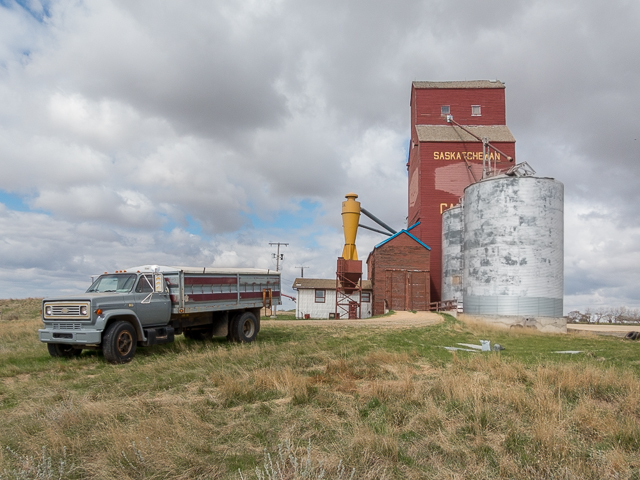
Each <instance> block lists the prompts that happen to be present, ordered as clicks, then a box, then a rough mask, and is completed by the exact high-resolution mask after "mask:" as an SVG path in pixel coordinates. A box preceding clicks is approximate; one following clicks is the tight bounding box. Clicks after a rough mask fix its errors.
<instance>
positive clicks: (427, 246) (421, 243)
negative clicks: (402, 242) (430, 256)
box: [373, 222, 431, 250]
mask: <svg viewBox="0 0 640 480" xmlns="http://www.w3.org/2000/svg"><path fill="white" fill-rule="evenodd" d="M418 225H420V222H418V223H416V224H415V225H412V226H411V227H409V228H407V229H406V230H400V231H399V232H397V233H396V234H395V235H391V236H390V237H389V238H387V239H386V240H384V241H382V242H380V243H379V244H377V245H376V246H375V247H373V249H374V250H375V249H376V248H379V247H381V246H382V245H384V244H385V243H387V242H390V241H391V240H393V239H394V238H396V237H397V236H399V235H402V234H403V233H405V234H407V235H408V236H409V237H411V238H412V239H414V240H415V241H416V242H418V243H419V244H420V245H422V246H423V247H424V248H426V249H427V250H431V247H430V246H429V245H427V244H426V243H423V242H422V241H421V240H418V239H417V238H416V237H414V236H413V235H411V234H410V233H409V230H411V229H412V228H415V227H417V226H418Z"/></svg>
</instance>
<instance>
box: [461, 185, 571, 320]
mask: <svg viewBox="0 0 640 480" xmlns="http://www.w3.org/2000/svg"><path fill="white" fill-rule="evenodd" d="M563 210H564V186H563V185H562V183H560V182H558V181H555V180H553V179H549V178H535V177H523V178H515V177H498V178H493V179H489V180H485V181H483V182H480V183H476V184H474V185H471V186H470V187H468V188H467V189H466V191H465V196H464V246H463V249H464V280H463V281H464V310H465V313H471V314H473V313H478V314H480V313H482V314H490V313H493V314H498V315H530V316H552V317H561V316H562V299H563V296H564V248H563V247H564V212H563ZM492 310H493V311H492Z"/></svg>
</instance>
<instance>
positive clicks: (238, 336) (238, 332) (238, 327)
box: [228, 312, 259, 343]
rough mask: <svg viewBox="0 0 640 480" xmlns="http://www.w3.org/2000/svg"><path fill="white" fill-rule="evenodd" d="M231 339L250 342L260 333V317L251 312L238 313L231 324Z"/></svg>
mask: <svg viewBox="0 0 640 480" xmlns="http://www.w3.org/2000/svg"><path fill="white" fill-rule="evenodd" d="M229 327H230V328H229V337H228V338H229V340H231V341H233V342H240V343H250V342H253V341H254V340H255V339H256V335H258V329H259V326H258V319H257V318H256V316H255V315H254V314H253V313H251V312H244V313H242V314H240V315H237V316H236V317H235V318H234V319H233V320H232V321H231V325H230V326H229Z"/></svg>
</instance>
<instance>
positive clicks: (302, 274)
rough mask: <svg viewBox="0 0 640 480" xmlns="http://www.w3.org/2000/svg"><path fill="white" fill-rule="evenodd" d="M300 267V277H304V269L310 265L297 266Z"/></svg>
mask: <svg viewBox="0 0 640 480" xmlns="http://www.w3.org/2000/svg"><path fill="white" fill-rule="evenodd" d="M296 268H299V269H300V278H304V269H305V268H309V267H296Z"/></svg>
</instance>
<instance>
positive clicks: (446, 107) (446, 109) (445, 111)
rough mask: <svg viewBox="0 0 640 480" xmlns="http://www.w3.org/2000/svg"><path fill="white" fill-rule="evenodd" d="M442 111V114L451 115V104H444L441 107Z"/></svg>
mask: <svg viewBox="0 0 640 480" xmlns="http://www.w3.org/2000/svg"><path fill="white" fill-rule="evenodd" d="M440 113H441V114H442V115H449V114H450V113H451V111H450V109H449V105H442V107H440Z"/></svg>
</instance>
